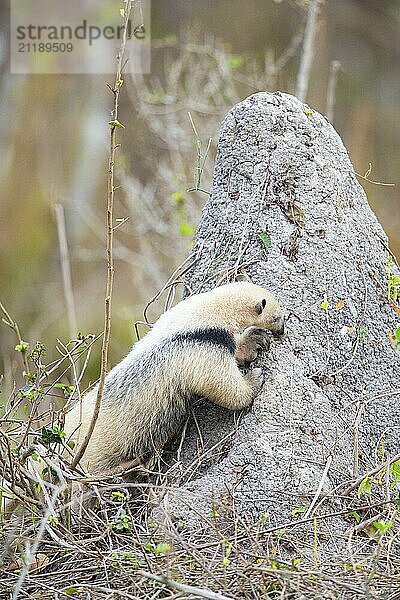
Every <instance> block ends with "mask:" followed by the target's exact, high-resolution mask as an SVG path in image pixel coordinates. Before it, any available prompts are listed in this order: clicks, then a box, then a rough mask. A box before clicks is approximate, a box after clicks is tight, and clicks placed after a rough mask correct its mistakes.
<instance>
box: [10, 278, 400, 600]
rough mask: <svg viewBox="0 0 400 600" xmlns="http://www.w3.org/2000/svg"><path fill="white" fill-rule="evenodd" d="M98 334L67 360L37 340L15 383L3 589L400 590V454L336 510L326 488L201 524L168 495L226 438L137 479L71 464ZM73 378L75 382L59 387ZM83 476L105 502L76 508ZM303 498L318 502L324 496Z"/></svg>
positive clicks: (64, 350) (75, 345) (239, 593)
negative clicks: (71, 417) (300, 499)
mask: <svg viewBox="0 0 400 600" xmlns="http://www.w3.org/2000/svg"><path fill="white" fill-rule="evenodd" d="M179 277H180V272H179V270H178V271H177V273H176V278H177V279H178V280H179ZM173 283H174V282H173V281H171V282H170V285H169V286H166V288H165V291H166V292H168V290H170V289H171V288H170V286H171V285H172V284H173ZM94 343H95V340H94V338H93V337H89V338H86V339H82V340H75V341H73V342H71V343H70V344H62V343H61V342H59V343H58V346H57V347H58V350H59V352H60V353H61V357H60V358H59V359H58V360H57V361H54V362H52V363H50V364H45V356H44V351H43V349H42V348H40V347H39V346H37V347H34V348H28V349H27V351H26V353H25V356H24V362H27V364H28V368H29V371H28V372H29V375H28V376H25V381H27V382H29V383H28V384H25V386H24V387H22V388H21V389H20V390H17V389H14V390H13V391H12V393H11V394H10V396H9V398H8V401H7V402H6V405H5V407H4V413H3V416H2V418H1V419H0V468H1V477H2V483H1V489H2V493H3V495H7V496H9V497H10V498H13V500H12V501H11V509H10V501H9V504H8V512H7V514H6V513H5V511H4V510H3V512H2V515H1V524H0V535H1V543H0V546H1V547H2V548H3V550H2V552H1V555H0V561H1V567H2V571H1V574H0V597H2V598H3V597H4V598H15V599H16V598H21V599H23V598H40V599H42V598H43V599H46V598H54V599H56V598H61V599H62V598H101V599H103V598H104V600H105V599H109V598H118V599H119V598H121V599H122V598H127V599H133V598H135V599H136V598H137V599H139V598H140V599H149V600H150V599H155V598H171V599H172V598H214V599H218V598H219V599H221V598H237V599H243V598H249V599H250V598H265V597H269V598H283V599H289V598H349V599H354V598H385V599H389V598H391V599H392V600H394V599H395V598H399V594H398V590H399V589H400V575H399V573H400V546H399V532H400V528H399V519H398V510H397V504H396V502H395V501H394V500H393V494H394V493H396V494H398V490H396V489H395V486H396V485H397V486H398V480H399V478H398V477H397V470H396V469H397V466H398V465H399V463H398V462H397V461H398V458H399V457H393V458H392V460H391V461H390V463H389V462H388V463H386V464H380V465H377V467H376V469H375V470H374V472H372V471H371V473H370V480H366V479H365V478H363V480H361V479H360V480H358V481H351V480H349V481H343V484H342V485H341V486H340V487H338V488H337V489H336V491H335V493H334V496H333V497H332V496H331V497H330V498H329V506H330V507H332V506H335V507H337V508H335V510H334V511H332V510H331V509H328V508H327V503H325V502H324V499H325V498H324V496H323V495H319V496H318V498H317V500H318V501H316V502H315V503H314V505H313V509H312V511H311V512H310V511H309V513H310V514H303V513H301V512H298V513H297V514H294V515H292V517H291V518H290V519H289V520H288V521H287V522H285V521H279V517H278V516H277V515H264V516H261V517H260V516H258V517H254V516H251V515H250V514H248V515H243V514H241V515H239V514H237V513H236V512H235V510H234V509H232V510H231V511H230V513H229V517H227V516H226V511H225V512H224V510H222V509H221V510H220V511H219V509H218V506H215V507H214V509H213V512H212V513H210V515H208V516H207V517H202V518H201V519H200V525H199V526H197V527H196V528H195V529H191V528H190V527H188V524H187V523H184V522H180V521H176V519H174V517H173V515H171V514H169V513H168V509H167V506H168V503H165V502H164V503H163V502H162V501H163V498H165V495H166V494H167V493H168V494H173V493H174V490H176V487H177V486H179V485H182V484H184V483H185V481H187V480H188V479H189V478H190V477H191V476H192V473H193V470H195V469H199V467H200V468H201V467H202V465H203V466H204V467H206V466H207V464H210V460H211V461H214V460H215V459H216V457H217V456H218V453H219V452H221V451H223V449H222V447H218V444H217V445H216V447H214V448H212V449H204V448H202V449H200V450H199V454H198V456H196V457H195V458H194V463H195V464H194V463H193V464H190V465H186V466H184V465H182V464H181V463H180V460H179V451H178V452H172V453H171V452H170V453H169V456H171V455H172V457H173V458H172V459H169V460H168V464H167V463H166V462H164V461H163V459H162V457H159V459H158V462H157V463H156V465H155V466H153V470H152V471H151V472H150V471H147V472H146V471H144V470H142V472H141V473H140V474H136V476H135V477H134V481H133V482H131V483H127V482H126V480H124V479H122V478H121V477H118V476H110V475H108V476H104V477H103V478H97V480H96V481H93V480H91V481H89V480H88V477H87V474H86V473H84V472H83V471H82V470H81V469H80V468H79V466H78V467H77V468H75V469H73V468H72V467H71V460H72V452H70V454H71V456H68V445H67V443H66V442H67V440H65V439H64V438H63V435H62V433H61V432H60V430H62V422H63V415H64V412H65V410H64V409H63V408H61V409H59V410H57V405H59V406H61V405H62V404H63V403H64V401H63V400H62V398H60V397H57V394H59V393H60V392H64V393H65V395H66V396H67V405H68V404H70V401H71V399H72V397H73V398H77V397H79V396H80V395H81V394H82V393H83V390H81V389H80V388H81V385H82V380H83V378H84V371H85V366H86V365H87V360H88V357H90V352H91V350H92V347H93V344H94ZM66 377H68V379H69V380H70V381H71V382H72V383H73V385H71V387H64V388H60V387H56V386H57V385H63V384H62V382H63V381H65V378H66ZM27 385H29V387H27ZM43 406H44V407H45V410H43V409H42V407H43ZM44 423H46V424H47V425H46V428H45V429H42V426H43V424H44ZM51 427H55V429H51ZM58 427H59V428H60V430H59V429H58ZM234 433H235V432H234V431H232V435H234ZM221 443H224V440H222V442H221ZM179 446H180V443H179V440H177V441H176V442H175V447H176V448H179ZM66 452H67V457H66V456H65V453H66ZM61 453H63V456H61ZM39 457H40V460H39ZM393 465H395V467H396V468H393ZM49 467H51V473H52V475H50V476H49V473H48V471H49ZM43 469H44V470H43ZM76 481H81V482H84V483H85V484H86V488H85V490H86V493H87V494H88V495H90V496H91V497H92V498H93V497H94V498H95V499H96V500H95V505H93V504H94V503H93V502H92V503H91V504H92V505H93V507H89V506H85V505H84V506H81V509H80V510H81V513H80V515H79V516H77V514H76V499H75V500H74V507H75V508H74V510H72V508H71V495H70V487H71V484H72V483H73V482H76ZM361 481H363V482H364V484H362V486H363V485H364V491H362V487H361V491H360V483H361ZM365 481H368V485H367V489H365ZM369 483H370V484H371V485H370V488H371V489H370V490H369V489H368V487H369ZM358 496H360V497H358ZM304 500H305V503H306V504H308V505H310V503H312V500H313V497H312V495H310V496H307V497H305V498H304ZM89 504H90V503H89ZM329 511H330V512H329ZM351 511H353V513H351ZM220 515H221V516H220ZM224 515H225V516H224ZM343 519H344V521H343ZM343 522H345V523H346V524H347V525H346V527H345V528H343ZM377 523H379V524H380V525H377ZM379 528H381V532H379ZM382 528H383V529H384V530H385V531H383V530H382Z"/></svg>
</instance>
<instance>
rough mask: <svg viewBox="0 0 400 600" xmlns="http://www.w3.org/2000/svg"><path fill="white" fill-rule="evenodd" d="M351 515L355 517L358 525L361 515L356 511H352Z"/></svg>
mask: <svg viewBox="0 0 400 600" xmlns="http://www.w3.org/2000/svg"><path fill="white" fill-rule="evenodd" d="M350 514H351V515H353V517H354V518H355V520H356V522H357V523H359V522H360V521H361V515H360V514H359V513H358V512H357V511H356V510H351V511H350Z"/></svg>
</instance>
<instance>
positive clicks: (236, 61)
mask: <svg viewBox="0 0 400 600" xmlns="http://www.w3.org/2000/svg"><path fill="white" fill-rule="evenodd" d="M243 63H244V58H243V56H240V54H232V55H231V56H230V57H229V58H228V64H229V65H230V66H231V67H232V69H238V68H239V67H241V66H242V65H243Z"/></svg>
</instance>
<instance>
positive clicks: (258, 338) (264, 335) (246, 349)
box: [235, 327, 270, 366]
mask: <svg viewBox="0 0 400 600" xmlns="http://www.w3.org/2000/svg"><path fill="white" fill-rule="evenodd" d="M269 347H270V334H269V333H268V331H267V330H266V329H262V328H261V327H247V329H245V330H244V331H242V333H239V334H238V335H237V336H236V352H235V358H236V362H237V364H238V365H239V366H246V365H249V364H250V363H252V362H253V361H255V360H256V358H257V357H258V355H259V354H260V352H261V351H262V350H265V351H268V350H269Z"/></svg>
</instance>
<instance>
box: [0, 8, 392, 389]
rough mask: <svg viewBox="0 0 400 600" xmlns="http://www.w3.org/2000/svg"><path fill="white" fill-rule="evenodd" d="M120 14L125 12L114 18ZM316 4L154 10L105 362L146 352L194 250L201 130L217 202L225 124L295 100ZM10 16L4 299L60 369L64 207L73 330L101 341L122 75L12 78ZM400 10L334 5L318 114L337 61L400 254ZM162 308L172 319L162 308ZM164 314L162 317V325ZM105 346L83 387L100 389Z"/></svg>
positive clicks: (6, 342) (1, 216)
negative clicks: (115, 105)
mask: <svg viewBox="0 0 400 600" xmlns="http://www.w3.org/2000/svg"><path fill="white" fill-rule="evenodd" d="M120 4H121V3H119V2H118V1H116V2H115V5H116V10H118V8H119V5H120ZM307 7H308V2H307V1H305V0H301V1H300V0H298V1H295V0H281V1H276V0H247V1H246V2H245V3H244V2H242V1H241V0H218V1H213V0H168V1H165V0H152V10H151V28H152V69H151V73H150V74H149V75H143V76H135V77H134V78H133V79H131V78H128V77H127V78H126V80H125V84H124V87H123V94H122V103H121V112H120V120H121V121H122V122H123V123H124V124H125V127H126V128H125V130H124V131H123V132H122V133H121V134H120V135H119V138H120V141H121V143H122V148H121V150H120V152H119V154H118V164H117V172H118V178H119V183H120V185H121V188H120V189H119V190H118V192H117V199H116V207H115V213H116V214H115V216H116V217H117V218H124V217H129V220H128V221H127V222H126V223H124V224H123V225H122V226H121V227H120V228H119V229H118V230H117V231H116V239H115V257H116V265H115V266H116V276H115V292H114V308H113V326H112V343H111V348H110V361H111V363H112V364H114V363H115V362H117V361H118V360H119V359H120V358H121V357H122V356H123V355H124V354H125V353H126V352H127V349H128V348H129V346H130V345H131V344H132V342H134V340H135V333H134V327H133V323H134V321H135V320H136V319H140V318H141V315H142V310H143V307H144V305H145V304H146V302H147V301H148V300H149V299H150V298H151V297H152V296H153V295H154V294H155V293H156V292H157V291H158V290H159V289H160V288H161V287H162V285H163V283H164V282H165V281H166V280H167V278H168V276H169V275H170V274H171V272H172V271H173V270H174V269H175V268H176V267H177V265H179V264H180V263H181V262H182V260H183V259H184V258H185V257H186V256H187V254H188V252H189V251H190V247H191V243H192V238H193V233H194V229H195V227H196V224H197V222H198V220H199V216H200V213H201V208H202V206H203V204H204V202H205V200H206V197H207V195H206V194H205V193H202V192H188V191H187V190H188V189H190V188H192V187H193V178H194V174H195V170H196V161H197V147H196V139H195V135H194V131H193V128H192V126H191V123H190V120H189V118H188V111H190V113H191V115H192V117H193V120H194V123H195V124H196V127H197V131H198V134H199V137H200V139H201V142H202V152H203V153H204V151H205V149H206V147H207V143H208V139H209V138H212V142H211V146H210V151H209V154H208V158H207V160H206V162H205V166H204V172H203V175H202V180H201V187H202V188H203V189H204V190H210V187H211V179H212V169H213V159H214V156H215V147H216V142H217V135H218V128H219V124H220V121H221V120H222V118H223V117H224V115H225V114H226V112H227V111H228V110H229V109H230V108H231V106H232V105H233V104H235V103H236V102H238V101H240V100H241V99H243V98H245V97H246V96H248V95H249V94H251V93H253V92H256V91H259V90H270V91H274V90H281V91H284V92H289V93H294V90H295V85H296V77H297V72H298V67H299V59H300V55H301V43H302V35H303V33H304V28H305V23H306V17H307ZM8 18H9V15H8V7H7V4H6V3H3V4H2V5H1V23H2V28H1V38H0V42H1V43H0V58H1V66H0V69H1V71H0V87H1V93H0V147H1V161H0V173H1V183H0V185H1V204H0V253H1V262H0V282H1V286H0V287H1V291H0V299H1V301H2V302H3V303H4V304H5V306H6V307H7V309H8V311H9V312H10V313H11V315H12V316H13V318H14V319H15V320H17V321H18V323H19V325H20V330H21V334H22V337H23V339H24V340H26V341H28V342H30V343H31V344H32V343H35V342H36V340H41V341H42V342H43V343H44V344H45V345H46V347H47V352H48V355H50V357H54V358H55V357H56V356H57V352H56V350H55V345H56V342H57V338H61V339H63V340H64V341H65V340H68V339H69V338H70V332H69V329H68V320H67V317H66V303H65V298H64V294H63V286H62V278H61V271H60V258H59V250H58V239H57V227H56V222H55V217H54V204H55V203H61V204H62V205H63V206H64V209H65V218H66V228H67V237H68V244H69V250H70V258H71V265H72V279H73V290H74V296H75V303H76V313H77V323H78V330H79V331H80V332H82V333H85V334H86V333H89V332H94V333H96V334H98V333H99V332H100V331H101V330H102V327H103V298H104V289H105V279H106V270H105V250H104V248H105V241H104V239H105V225H104V219H105V205H106V176H107V153H108V134H109V127H108V124H107V123H108V121H109V111H110V108H111V102H112V98H111V94H110V92H109V91H108V89H107V87H106V84H107V83H108V82H111V81H112V79H113V78H112V76H105V75H104V76H100V75H96V76H93V75H92V76H91V75H62V74H61V75H36V76H35V75H33V76H23V75H10V73H9V65H8V60H9V57H8V51H7V43H8V27H9V26H8ZM399 29H400V4H399V2H398V0H335V1H332V0H327V1H326V2H325V4H324V5H323V7H322V9H321V12H320V16H319V21H318V30H317V47H316V53H315V57H314V60H313V64H312V71H311V82H310V88H309V92H308V96H307V102H308V104H309V105H310V106H311V107H313V108H314V109H316V110H318V111H320V112H322V113H325V111H326V98H327V84H328V78H329V71H330V65H331V62H332V61H334V60H337V61H340V64H341V69H340V71H339V73H338V79H337V87H336V107H335V114H334V125H335V127H336V128H337V130H338V132H339V134H340V135H341V136H342V138H343V140H344V143H345V145H346V147H347V149H348V151H349V154H350V157H351V159H352V161H353V164H354V167H355V170H356V172H358V173H364V172H365V171H366V170H367V169H368V165H369V163H372V166H373V171H372V174H371V179H374V180H378V181H381V182H392V183H395V184H396V186H395V187H382V186H375V185H372V184H371V183H368V182H365V181H362V182H361V183H362V184H363V186H364V188H365V190H366V192H367V195H368V198H369V201H370V203H371V205H372V207H373V209H374V211H375V212H376V214H377V215H378V218H379V219H380V221H381V223H382V224H383V226H384V228H385V229H386V232H387V233H388V235H389V239H390V244H391V248H392V250H393V251H394V252H395V253H397V255H399V253H400V252H399V251H400V187H399V185H398V184H399V181H398V174H399V172H400V153H399V152H398V147H399V142H398V140H399V138H400V120H399V117H398V110H399V96H400V61H399V58H400V35H399V33H400V32H399ZM158 310H162V306H161V305H160V306H159V307H158ZM155 314H156V313H153V316H154V315H155ZM14 346H15V340H14V337H13V333H12V331H10V330H9V329H7V327H6V326H5V325H2V326H1V328H0V353H1V364H0V373H2V374H4V376H5V379H6V380H7V381H8V382H11V381H12V380H13V378H14V377H15V374H16V372H17V370H18V369H20V365H19V362H18V361H19V358H20V357H19V356H16V353H15V352H14ZM99 349H100V344H99V343H97V347H96V349H95V350H94V352H93V358H92V360H91V365H92V366H91V367H89V370H88V374H89V376H90V377H91V378H92V379H95V378H96V377H97V375H98V366H99V360H98V356H99V354H98V353H99Z"/></svg>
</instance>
